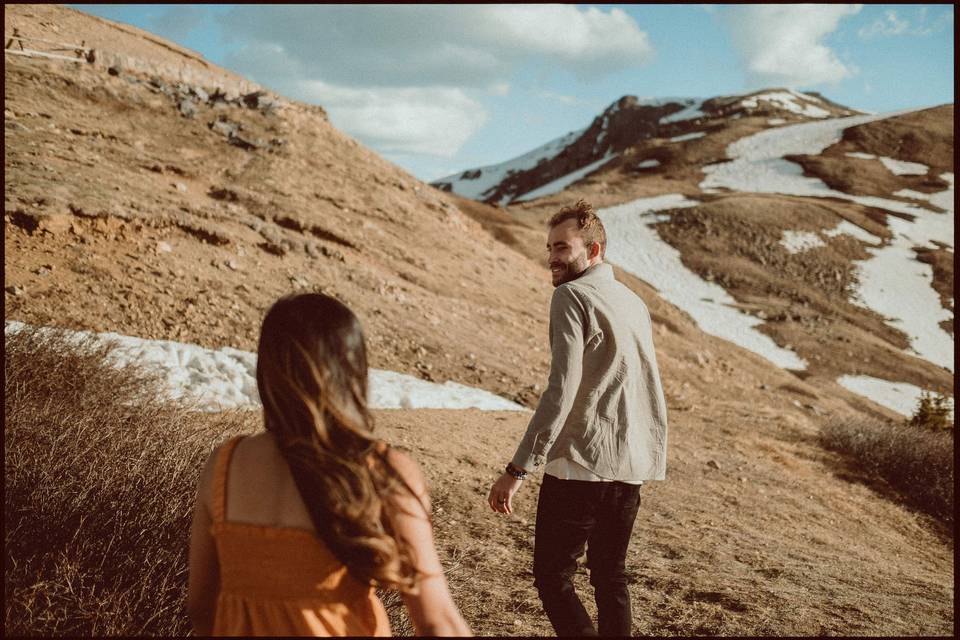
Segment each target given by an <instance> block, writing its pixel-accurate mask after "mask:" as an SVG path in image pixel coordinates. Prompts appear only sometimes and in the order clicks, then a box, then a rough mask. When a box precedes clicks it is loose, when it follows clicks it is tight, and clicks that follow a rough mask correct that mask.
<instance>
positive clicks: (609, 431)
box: [488, 200, 667, 636]
mask: <svg viewBox="0 0 960 640" xmlns="http://www.w3.org/2000/svg"><path fill="white" fill-rule="evenodd" d="M549 227H550V231H549V235H548V238H547V250H548V251H549V254H550V259H549V264H550V273H551V275H552V279H553V286H554V287H556V289H555V290H554V292H553V298H552V300H551V302H550V348H551V351H552V362H551V365H550V381H549V384H548V386H547V389H546V390H545V391H544V393H543V395H542V396H541V398H540V404H539V405H538V406H537V410H536V411H535V412H534V414H533V417H532V418H531V419H530V424H529V425H528V427H527V431H526V434H525V435H524V437H523V440H521V442H520V445H519V447H517V451H516V454H515V455H514V456H513V460H512V461H511V462H510V463H509V464H508V465H507V469H506V471H505V472H504V473H503V475H502V476H500V478H499V479H498V480H497V481H496V482H495V483H494V485H493V487H492V488H491V489H490V494H489V496H488V501H489V503H490V507H491V508H492V509H493V510H494V511H498V512H500V513H512V510H513V509H512V504H511V500H512V498H513V495H514V493H515V492H516V491H517V489H518V488H519V487H520V484H521V483H522V481H523V478H524V477H525V476H526V475H527V473H528V472H530V471H532V470H533V469H534V468H535V467H537V466H539V465H540V464H543V463H544V462H546V466H545V468H544V477H543V483H542V485H541V487H540V496H539V499H538V501H537V523H536V532H535V536H536V537H535V541H534V551H533V574H534V585H535V586H536V587H537V591H538V592H539V595H540V600H541V601H542V602H543V608H544V610H545V611H546V613H547V617H548V618H549V619H550V622H551V624H552V625H553V628H554V630H555V631H556V632H557V635H560V636H576V635H597V629H596V628H594V626H593V623H592V621H591V620H590V616H589V615H587V612H586V610H585V609H584V607H583V604H582V603H581V601H580V598H579V597H578V596H577V593H576V591H575V589H574V587H573V583H572V581H571V577H572V576H573V573H574V571H575V570H576V566H577V559H578V558H579V557H580V555H581V554H582V553H583V549H584V545H586V547H587V566H588V567H589V569H590V583H591V584H592V585H593V586H594V597H595V600H596V603H597V613H598V628H599V633H600V635H620V636H628V635H630V631H631V612H630V595H629V593H628V591H627V579H626V575H625V568H624V564H625V559H626V554H627V546H628V545H629V542H630V535H631V533H632V531H633V523H634V520H635V519H636V515H637V510H638V508H639V506H640V485H641V484H643V481H644V480H663V479H664V477H665V473H666V448H667V415H666V403H665V402H664V399H663V390H662V388H661V385H660V375H659V373H658V371H657V361H656V355H655V353H654V349H653V336H652V332H651V330H650V314H649V313H648V311H647V308H646V305H644V303H643V301H642V300H641V299H640V298H639V297H638V296H637V295H636V294H634V293H633V292H632V291H630V290H629V289H628V288H627V287H626V286H624V285H623V284H621V283H620V282H618V281H617V280H615V279H614V277H613V269H612V268H611V267H610V265H608V264H606V263H604V261H603V257H604V253H605V250H606V243H607V239H606V232H605V231H604V228H603V224H602V223H601V221H600V219H599V218H598V217H597V215H596V214H595V213H594V211H593V208H592V207H591V206H590V205H589V204H587V203H586V202H584V201H583V200H581V201H579V202H577V203H576V204H575V205H574V206H572V207H565V208H564V209H561V210H560V211H559V212H558V213H557V214H555V215H554V216H553V217H552V218H551V219H550V222H549Z"/></svg>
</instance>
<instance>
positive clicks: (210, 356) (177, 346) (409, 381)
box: [4, 321, 529, 411]
mask: <svg viewBox="0 0 960 640" xmlns="http://www.w3.org/2000/svg"><path fill="white" fill-rule="evenodd" d="M24 326H25V325H24V324H23V323H22V322H16V321H7V322H6V323H5V326H4V333H5V334H9V333H15V332H17V331H19V330H21V329H22V328H23V327H24ZM68 335H70V336H71V337H73V338H75V339H78V340H79V339H81V338H84V337H92V338H93V339H95V340H96V341H101V342H103V341H109V342H113V343H114V344H115V345H116V349H115V350H114V351H113V354H112V356H113V364H115V365H117V366H121V365H123V364H124V363H127V362H137V363H139V364H141V365H144V366H146V367H149V368H154V369H156V370H159V371H160V373H162V374H163V377H164V379H165V381H166V386H167V392H168V394H169V396H170V398H172V399H173V400H183V401H187V402H192V403H196V405H197V408H198V409H200V410H201V411H224V410H227V409H256V408H259V407H260V406H261V404H260V396H259V394H258V393H257V378H256V372H257V355H256V354H255V353H251V352H249V351H241V350H239V349H233V348H231V347H222V348H220V349H206V348H204V347H200V346H198V345H194V344H184V343H181V342H174V341H172V340H145V339H143V338H136V337H133V336H124V335H120V334H117V333H100V334H97V333H91V332H86V331H77V332H70V333H69V334H68ZM368 382H369V389H368V392H369V401H370V408H371V409H468V408H477V409H484V410H487V411H529V409H527V408H526V407H523V406H521V405H519V404H517V403H515V402H511V401H510V400H506V399H505V398H501V397H500V396H498V395H494V394H492V393H490V392H488V391H484V390H483V389H476V388H473V387H468V386H465V385H462V384H458V383H455V382H446V383H444V384H435V383H432V382H427V381H425V380H420V379H419V378H415V377H413V376H408V375H406V374H403V373H397V372H395V371H384V370H381V369H370V372H369V381H368Z"/></svg>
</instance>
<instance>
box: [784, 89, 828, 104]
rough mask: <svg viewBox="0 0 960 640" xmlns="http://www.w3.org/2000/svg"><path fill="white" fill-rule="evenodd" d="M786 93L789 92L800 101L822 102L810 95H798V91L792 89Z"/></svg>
mask: <svg viewBox="0 0 960 640" xmlns="http://www.w3.org/2000/svg"><path fill="white" fill-rule="evenodd" d="M787 91H789V92H790V93H792V94H793V95H795V96H797V97H798V98H800V99H802V100H811V101H816V102H823V100H822V99H821V98H818V97H817V96H815V95H813V94H810V93H800V92H799V91H794V90H793V89H787Z"/></svg>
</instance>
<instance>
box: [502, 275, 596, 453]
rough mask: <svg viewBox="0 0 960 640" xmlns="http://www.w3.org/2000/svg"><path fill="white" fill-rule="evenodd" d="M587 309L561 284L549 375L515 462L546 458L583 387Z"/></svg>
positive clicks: (553, 306) (553, 310) (554, 301)
mask: <svg viewBox="0 0 960 640" xmlns="http://www.w3.org/2000/svg"><path fill="white" fill-rule="evenodd" d="M585 328H586V309H585V308H584V306H583V304H582V303H581V302H580V300H579V299H577V296H576V295H575V294H574V293H573V290H572V288H571V287H565V286H559V287H557V288H556V289H555V290H554V292H553V297H552V298H551V300H550V351H551V360H550V379H549V382H548V383H547V388H546V390H545V391H544V392H543V395H541V396H540V403H539V404H538V405H537V410H536V411H534V413H533V417H532V418H530V423H529V424H528V425H527V431H526V433H525V434H524V436H523V439H522V440H521V441H520V445H519V446H518V447H517V451H516V453H515V454H514V456H513V464H514V465H516V466H518V467H520V468H521V469H526V470H527V471H530V470H532V469H533V468H534V467H538V466H540V465H541V464H543V463H544V461H545V460H546V456H547V453H548V452H549V451H550V447H551V446H552V445H553V443H554V441H555V440H556V439H557V436H558V435H559V434H560V430H561V429H562V428H563V425H564V423H565V422H566V419H567V415H568V414H569V413H570V409H571V408H572V407H573V402H574V400H575V399H576V396H577V390H578V389H579V387H580V379H581V377H582V375H583V351H584V334H585Z"/></svg>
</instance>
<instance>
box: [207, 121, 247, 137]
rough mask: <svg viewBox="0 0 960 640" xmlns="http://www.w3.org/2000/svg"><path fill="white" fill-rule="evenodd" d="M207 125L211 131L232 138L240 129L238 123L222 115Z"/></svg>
mask: <svg viewBox="0 0 960 640" xmlns="http://www.w3.org/2000/svg"><path fill="white" fill-rule="evenodd" d="M207 126H209V127H210V130H211V131H213V132H214V133H219V134H220V135H222V136H225V137H227V138H232V137H234V136H236V135H237V134H238V133H240V130H241V129H242V127H241V125H240V124H239V123H237V122H233V121H231V120H228V119H227V118H223V117H220V118H217V119H216V120H214V121H213V122H211V123H210V124H209V125H207Z"/></svg>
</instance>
